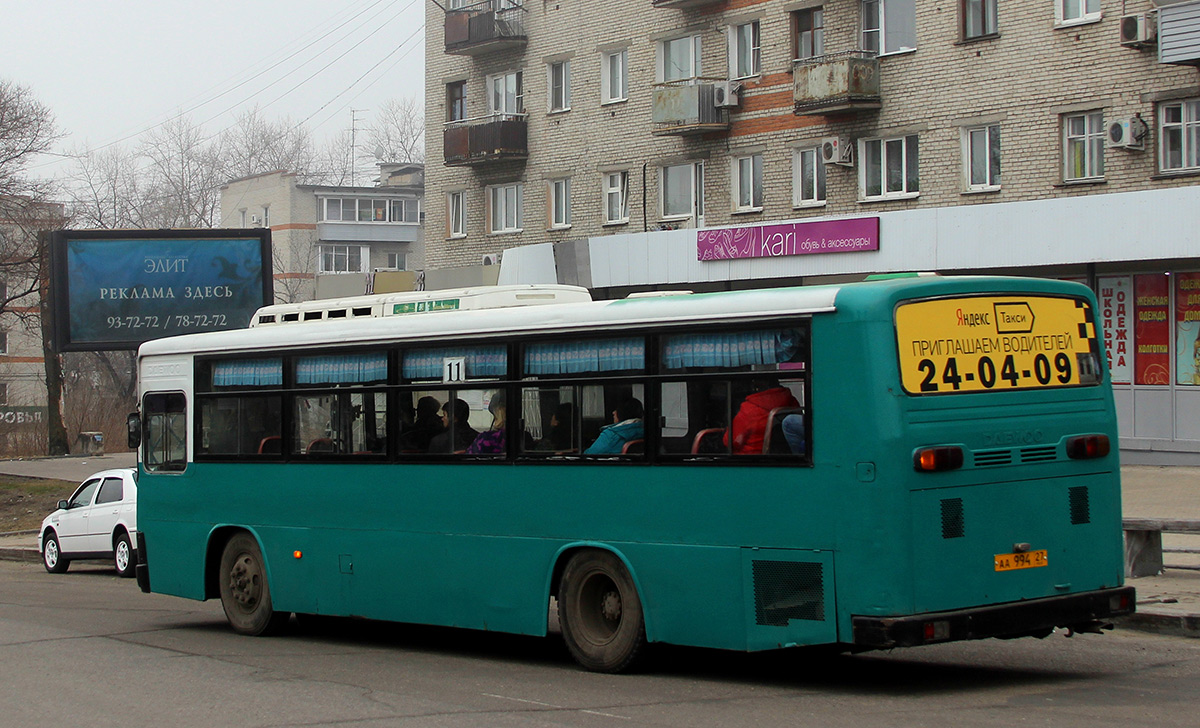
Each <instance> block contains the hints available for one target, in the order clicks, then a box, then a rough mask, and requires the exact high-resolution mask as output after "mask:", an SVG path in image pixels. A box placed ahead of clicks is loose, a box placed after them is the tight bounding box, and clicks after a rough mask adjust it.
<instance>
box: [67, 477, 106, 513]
mask: <svg viewBox="0 0 1200 728" xmlns="http://www.w3.org/2000/svg"><path fill="white" fill-rule="evenodd" d="M98 485H100V481H99V480H89V481H88V482H86V483H84V484H83V487H82V488H80V489H79V491H78V492H77V493H76V494H75V495H74V496H72V498H71V502H70V503H68V504H67V508H79V507H80V506H86V505H88V504H89V503H91V502H92V495H93V494H94V493H95V492H96V486H98Z"/></svg>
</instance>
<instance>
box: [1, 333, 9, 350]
mask: <svg viewBox="0 0 1200 728" xmlns="http://www.w3.org/2000/svg"><path fill="white" fill-rule="evenodd" d="M7 353H8V332H7V331H0V354H7Z"/></svg>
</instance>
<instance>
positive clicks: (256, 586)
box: [229, 555, 262, 610]
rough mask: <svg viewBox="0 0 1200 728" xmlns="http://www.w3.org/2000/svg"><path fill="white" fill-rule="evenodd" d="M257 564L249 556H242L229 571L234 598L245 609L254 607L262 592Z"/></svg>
mask: <svg viewBox="0 0 1200 728" xmlns="http://www.w3.org/2000/svg"><path fill="white" fill-rule="evenodd" d="M257 566H258V565H257V564H255V563H254V560H253V559H251V558H250V557H249V556H245V555H243V556H241V557H240V558H239V559H238V560H237V561H235V562H234V563H233V568H232V569H231V570H230V572H229V588H230V592H231V593H232V595H233V598H234V600H235V601H236V602H237V603H238V604H239V605H241V606H242V607H243V608H245V609H248V610H249V609H253V608H254V606H255V605H256V604H258V599H259V597H260V595H261V593H262V588H261V577H260V575H259V573H258V568H257Z"/></svg>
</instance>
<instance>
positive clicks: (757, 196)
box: [730, 154, 763, 212]
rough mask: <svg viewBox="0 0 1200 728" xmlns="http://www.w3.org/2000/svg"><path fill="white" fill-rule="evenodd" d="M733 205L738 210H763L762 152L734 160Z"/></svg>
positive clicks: (731, 186)
mask: <svg viewBox="0 0 1200 728" xmlns="http://www.w3.org/2000/svg"><path fill="white" fill-rule="evenodd" d="M732 181H733V184H731V185H730V188H731V190H732V191H733V207H734V209H735V210H737V211H738V212H749V211H753V210H761V209H762V206H763V161H762V155H761V154H751V155H748V156H745V157H737V158H736V159H734V160H733V180H732Z"/></svg>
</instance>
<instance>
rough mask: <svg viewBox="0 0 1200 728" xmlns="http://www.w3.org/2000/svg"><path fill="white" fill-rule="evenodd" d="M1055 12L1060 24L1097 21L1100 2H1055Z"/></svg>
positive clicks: (1095, 0)
mask: <svg viewBox="0 0 1200 728" xmlns="http://www.w3.org/2000/svg"><path fill="white" fill-rule="evenodd" d="M1055 11H1056V13H1057V14H1058V17H1057V18H1056V20H1058V22H1060V23H1075V22H1080V21H1088V20H1099V18H1100V0H1056V4H1055Z"/></svg>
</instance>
